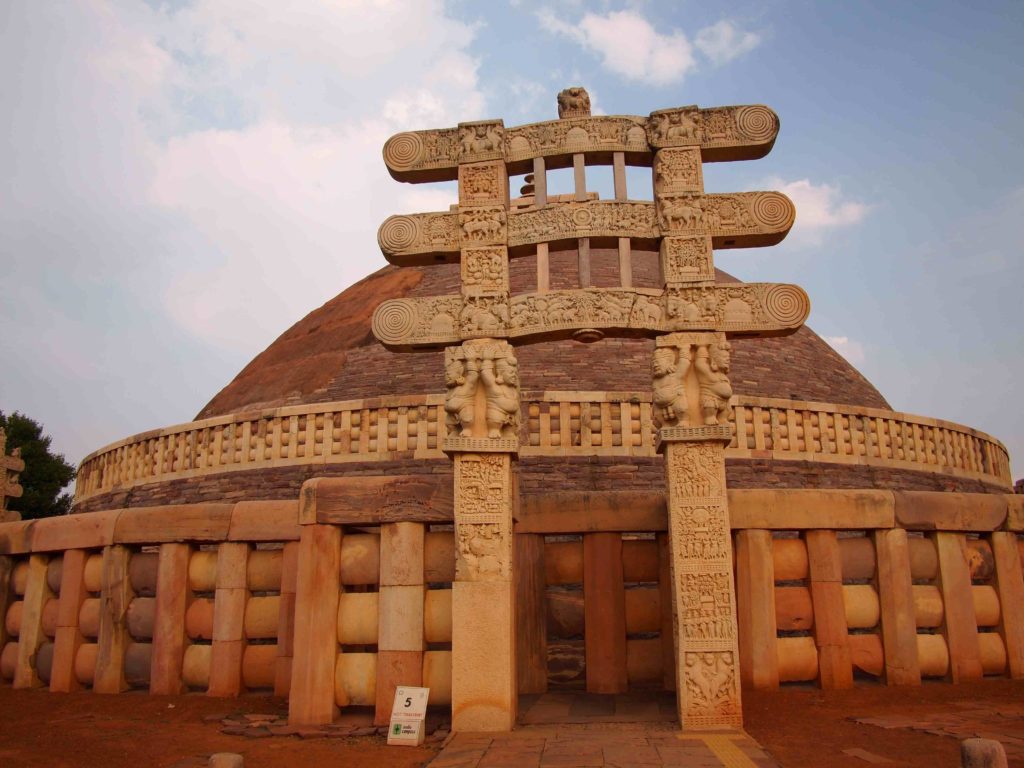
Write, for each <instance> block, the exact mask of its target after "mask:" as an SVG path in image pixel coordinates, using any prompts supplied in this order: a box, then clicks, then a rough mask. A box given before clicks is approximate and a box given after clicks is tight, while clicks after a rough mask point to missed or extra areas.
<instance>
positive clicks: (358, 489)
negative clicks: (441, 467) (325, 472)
mask: <svg viewBox="0 0 1024 768" xmlns="http://www.w3.org/2000/svg"><path fill="white" fill-rule="evenodd" d="M301 499H302V501H301V505H300V512H299V515H300V518H301V520H302V522H303V523H304V524H312V523H331V524H333V525H379V524H381V523H394V522H403V521H404V522H420V523H425V522H450V521H452V520H453V519H454V512H453V510H454V504H455V501H454V499H455V492H454V487H453V485H452V477H451V475H447V474H444V475H370V476H366V477H336V478H328V477H320V478H315V479H313V480H309V481H307V482H306V483H305V484H304V485H303V486H302V495H301Z"/></svg>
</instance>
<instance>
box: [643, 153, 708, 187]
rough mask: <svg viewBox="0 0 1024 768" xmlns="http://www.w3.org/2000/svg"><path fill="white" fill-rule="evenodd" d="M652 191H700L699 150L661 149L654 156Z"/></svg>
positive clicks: (701, 182) (701, 185)
mask: <svg viewBox="0 0 1024 768" xmlns="http://www.w3.org/2000/svg"><path fill="white" fill-rule="evenodd" d="M654 191H655V192H656V193H658V194H659V195H664V194H668V193H672V192H702V191H703V181H702V179H701V160H700V150H699V149H697V148H696V147H694V148H692V149H691V148H686V149H662V150H659V151H658V153H657V154H656V155H655V157H654Z"/></svg>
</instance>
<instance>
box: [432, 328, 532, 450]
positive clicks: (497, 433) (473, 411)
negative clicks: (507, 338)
mask: <svg viewBox="0 0 1024 768" xmlns="http://www.w3.org/2000/svg"><path fill="white" fill-rule="evenodd" d="M445 386H446V388H447V392H446V395H445V404H444V409H445V413H446V414H447V416H446V424H447V427H448V434H449V436H451V437H472V436H473V425H474V424H476V423H477V420H478V419H479V420H482V421H484V422H485V424H486V429H487V437H488V438H490V439H499V438H509V439H511V438H515V437H516V436H517V435H518V434H519V370H518V361H517V360H516V358H515V355H514V353H513V351H512V347H511V346H510V345H509V344H507V343H503V342H495V343H484V344H463V345H462V346H461V347H448V348H447V349H446V350H445ZM478 391H482V393H483V397H482V401H483V405H484V407H483V413H478V410H477V404H478V403H479V402H480V400H481V398H480V397H478Z"/></svg>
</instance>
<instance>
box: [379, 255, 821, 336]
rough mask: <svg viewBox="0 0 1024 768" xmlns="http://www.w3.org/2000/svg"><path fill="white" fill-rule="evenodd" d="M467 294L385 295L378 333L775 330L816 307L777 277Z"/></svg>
mask: <svg viewBox="0 0 1024 768" xmlns="http://www.w3.org/2000/svg"><path fill="white" fill-rule="evenodd" d="M469 250H470V249H467V251H469ZM466 294H467V295H466V296H434V297H423V298H410V299H389V300H388V301H385V302H382V303H381V304H380V306H378V307H377V310H376V311H375V312H374V321H373V332H374V335H376V337H377V338H378V339H380V340H381V341H382V342H384V343H385V344H393V345H399V344H438V343H440V344H444V343H452V342H457V341H460V340H462V339H465V338H473V337H481V336H495V337H504V336H508V337H514V338H521V337H525V336H534V335H543V334H548V333H556V332H561V331H564V330H575V329H579V328H598V329H608V330H612V329H616V328H631V329H636V330H646V331H651V332H671V331H701V330H718V331H731V332H745V333H751V332H771V331H778V330H781V329H787V328H796V327H799V326H800V324H801V323H802V322H803V321H804V319H806V317H807V314H808V313H809V312H810V302H809V301H808V299H807V295H806V294H805V293H804V292H803V291H802V290H801V289H800V288H799V287H797V286H795V285H776V284H772V283H745V284H724V285H701V284H697V283H695V284H690V285H687V284H685V283H683V284H679V283H677V284H673V285H670V286H669V288H668V290H666V291H664V292H656V291H651V290H650V289H625V288H622V289H618V288H586V289H578V290H567V291H549V292H547V293H535V294H520V295H517V296H513V297H511V299H509V298H508V296H507V295H506V293H505V292H504V291H503V290H502V291H494V292H491V291H484V290H479V291H477V290H467V291H466Z"/></svg>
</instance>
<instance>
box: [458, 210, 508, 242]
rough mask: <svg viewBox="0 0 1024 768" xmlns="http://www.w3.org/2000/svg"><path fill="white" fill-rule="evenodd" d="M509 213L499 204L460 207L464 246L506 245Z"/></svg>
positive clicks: (460, 224) (460, 225)
mask: <svg viewBox="0 0 1024 768" xmlns="http://www.w3.org/2000/svg"><path fill="white" fill-rule="evenodd" d="M507 223H508V214H507V213H506V211H505V208H503V207H499V206H493V207H486V208H468V207H462V208H460V209H459V228H460V230H461V243H462V247H463V248H472V247H474V246H478V245H504V244H505V241H506V239H507V238H508V232H507V229H506V225H507Z"/></svg>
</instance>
